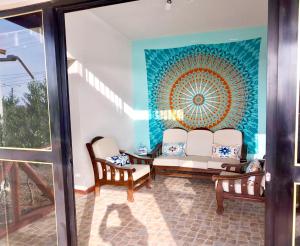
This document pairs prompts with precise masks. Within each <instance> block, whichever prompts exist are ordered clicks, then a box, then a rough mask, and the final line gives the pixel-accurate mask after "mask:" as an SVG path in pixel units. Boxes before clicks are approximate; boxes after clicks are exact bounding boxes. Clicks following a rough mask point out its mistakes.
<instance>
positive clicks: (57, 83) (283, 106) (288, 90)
mask: <svg viewBox="0 0 300 246" xmlns="http://www.w3.org/2000/svg"><path fill="white" fill-rule="evenodd" d="M130 1H134V0H64V1H60V0H53V1H52V2H51V3H46V4H40V5H32V6H28V7H24V8H19V9H15V10H9V11H2V12H0V16H7V15H10V14H16V13H24V12H28V11H32V10H36V9H39V8H42V9H43V11H44V26H45V39H46V50H47V53H48V57H47V68H48V69H49V70H51V71H53V72H52V73H49V76H50V78H49V82H48V83H49V85H48V86H49V97H50V99H49V100H50V114H51V117H52V124H51V130H52V144H53V151H52V152H51V153H49V154H45V153H37V152H32V151H28V152H27V151H21V150H17V151H13V150H0V158H5V159H26V160H32V159H34V160H45V159H47V160H51V161H52V162H54V163H55V165H54V169H55V170H56V171H55V181H56V187H55V189H56V190H55V191H56V194H57V202H56V206H57V208H59V209H57V211H58V212H59V214H58V218H57V220H58V225H60V226H58V228H57V229H58V234H59V242H60V245H76V218H75V205H74V192H73V189H74V186H73V168H72V145H71V131H70V129H71V125H70V113H69V96H68V75H67V58H66V33H65V20H64V14H65V13H67V12H72V11H76V10H83V9H89V8H93V7H101V6H106V5H111V4H118V3H125V2H130ZM249 1H250V0H249ZM298 4H299V3H298V1H294V0H269V4H268V13H269V17H268V20H269V22H268V80H267V81H268V84H267V89H268V93H267V153H266V154H267V158H266V169H267V172H269V173H270V174H271V182H268V183H267V189H266V194H267V196H266V213H265V225H266V226H265V245H267V246H273V245H291V243H292V225H293V221H292V214H293V206H292V204H293V183H294V182H297V181H300V169H297V168H296V167H295V166H294V152H295V137H294V135H295V127H296V126H295V120H294V119H295V117H296V82H297V62H296V61H297V57H295V56H296V54H297V52H296V49H297V48H296V47H297V42H298V40H297V31H295V29H296V30H298ZM49 54H51V55H49ZM293 58H295V59H293ZM287 94H288V95H289V96H288V97H287ZM287 99H288V100H287Z"/></svg>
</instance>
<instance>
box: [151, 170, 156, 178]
mask: <svg viewBox="0 0 300 246" xmlns="http://www.w3.org/2000/svg"><path fill="white" fill-rule="evenodd" d="M151 176H152V179H153V180H155V167H153V168H152V172H151Z"/></svg>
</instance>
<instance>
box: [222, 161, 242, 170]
mask: <svg viewBox="0 0 300 246" xmlns="http://www.w3.org/2000/svg"><path fill="white" fill-rule="evenodd" d="M247 164H248V162H243V163H240V164H229V163H223V164H222V165H221V167H222V168H225V170H226V171H227V172H235V173H241V172H242V169H243V167H245V166H246V165H247Z"/></svg>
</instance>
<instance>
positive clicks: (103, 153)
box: [91, 137, 120, 159]
mask: <svg viewBox="0 0 300 246" xmlns="http://www.w3.org/2000/svg"><path fill="white" fill-rule="evenodd" d="M93 140H94V141H93ZM93 140H92V141H91V146H92V149H93V152H94V158H101V159H106V158H107V157H111V156H115V155H119V154H120V150H119V147H118V145H117V143H116V141H115V140H114V139H113V138H106V137H102V138H101V137H97V138H94V139H93Z"/></svg>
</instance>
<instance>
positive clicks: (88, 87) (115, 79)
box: [66, 10, 134, 189]
mask: <svg viewBox="0 0 300 246" xmlns="http://www.w3.org/2000/svg"><path fill="white" fill-rule="evenodd" d="M66 31H67V47H68V53H69V54H70V55H71V56H72V57H73V58H75V59H76V62H75V63H74V64H73V65H72V66H71V67H70V68H69V92H70V107H71V109H70V110H71V126H72V145H73V161H74V179H75V188H76V189H86V188H88V187H91V186H92V185H94V178H93V171H92V166H91V162H90V159H89V156H88V152H87V150H86V147H85V143H87V142H89V141H90V140H91V139H92V138H93V137H95V136H112V137H114V138H115V139H116V140H117V142H118V144H119V146H120V148H121V149H126V150H131V149H132V148H133V145H134V131H133V121H132V119H131V118H132V117H130V116H131V115H130V112H131V111H130V105H132V95H131V93H132V83H131V44H130V41H129V40H128V39H127V38H126V37H125V36H124V35H122V34H121V33H119V32H118V31H116V30H115V29H113V28H112V27H111V26H109V25H107V24H106V23H105V22H104V21H102V20H101V19H100V18H99V17H96V16H95V15H94V14H92V13H91V12H89V11H88V10H87V11H80V12H74V13H68V14H66ZM127 105H129V110H128V106H127ZM124 106H125V108H124ZM124 109H125V112H127V113H125V112H124Z"/></svg>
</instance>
